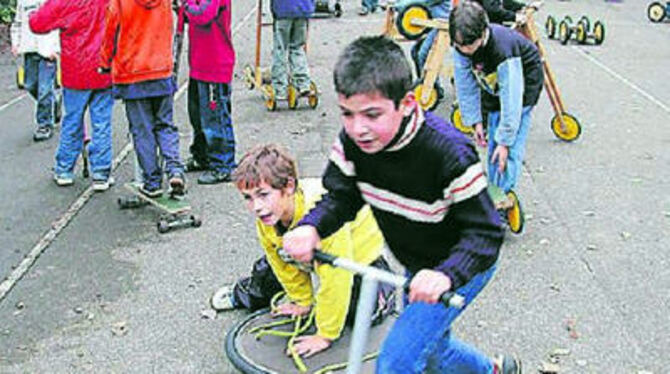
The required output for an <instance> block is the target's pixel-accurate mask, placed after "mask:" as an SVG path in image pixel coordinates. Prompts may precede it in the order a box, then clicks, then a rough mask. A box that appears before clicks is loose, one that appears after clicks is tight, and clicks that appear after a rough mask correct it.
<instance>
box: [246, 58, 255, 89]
mask: <svg viewBox="0 0 670 374" xmlns="http://www.w3.org/2000/svg"><path fill="white" fill-rule="evenodd" d="M243 74H244V83H245V84H246V86H247V89H249V90H253V89H254V88H255V87H256V77H255V76H254V69H253V68H252V67H251V65H249V64H247V65H245V66H244V70H243Z"/></svg>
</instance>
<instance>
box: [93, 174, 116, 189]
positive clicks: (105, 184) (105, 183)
mask: <svg viewBox="0 0 670 374" xmlns="http://www.w3.org/2000/svg"><path fill="white" fill-rule="evenodd" d="M113 185H114V177H112V176H111V175H110V176H109V178H107V180H94V181H93V191H95V192H104V191H107V190H108V189H109V187H111V186H113Z"/></svg>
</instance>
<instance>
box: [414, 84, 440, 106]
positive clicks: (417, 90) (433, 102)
mask: <svg viewBox="0 0 670 374" xmlns="http://www.w3.org/2000/svg"><path fill="white" fill-rule="evenodd" d="M422 95H423V79H422V80H420V81H419V83H417V85H416V87H414V96H415V97H416V100H417V102H418V103H419V106H421V109H423V110H426V111H432V110H434V109H435V108H436V107H437V104H438V100H437V99H438V94H437V87H436V86H435V85H433V87H432V88H431V90H430V94H429V95H428V99H427V100H426V102H423V100H421V97H422Z"/></svg>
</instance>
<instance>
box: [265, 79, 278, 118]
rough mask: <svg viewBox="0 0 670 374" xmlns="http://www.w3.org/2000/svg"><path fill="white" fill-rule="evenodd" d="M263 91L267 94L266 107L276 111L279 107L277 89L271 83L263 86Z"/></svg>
mask: <svg viewBox="0 0 670 374" xmlns="http://www.w3.org/2000/svg"><path fill="white" fill-rule="evenodd" d="M263 93H264V96H265V107H266V108H267V109H268V110H269V111H271V112H274V111H275V110H276V109H277V100H276V99H275V90H274V88H272V86H271V85H269V84H266V85H264V86H263Z"/></svg>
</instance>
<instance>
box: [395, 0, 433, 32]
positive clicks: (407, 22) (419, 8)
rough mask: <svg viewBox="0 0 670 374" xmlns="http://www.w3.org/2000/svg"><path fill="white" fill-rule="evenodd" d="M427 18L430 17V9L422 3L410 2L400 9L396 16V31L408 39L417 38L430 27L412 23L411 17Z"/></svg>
mask: <svg viewBox="0 0 670 374" xmlns="http://www.w3.org/2000/svg"><path fill="white" fill-rule="evenodd" d="M415 18H417V19H420V20H429V19H431V18H432V16H431V15H430V10H429V9H428V8H427V7H426V6H425V5H423V4H412V5H409V6H407V7H405V8H404V9H402V10H401V11H400V12H399V13H398V15H397V16H396V28H397V29H398V32H400V34H401V35H402V36H404V37H405V38H407V39H409V40H417V39H419V38H421V37H422V36H423V35H424V34H426V33H427V32H428V31H430V29H428V28H426V27H424V26H418V25H413V24H412V20H413V19H415Z"/></svg>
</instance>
